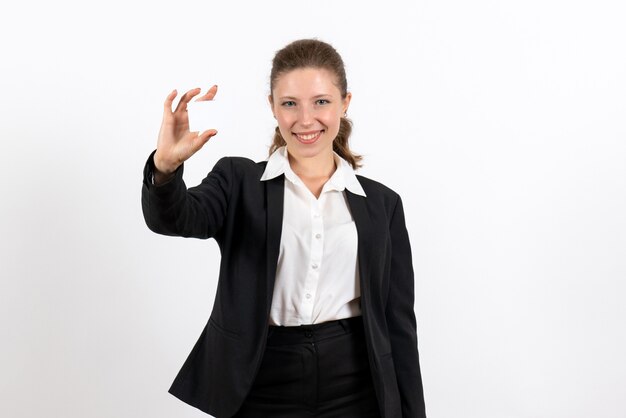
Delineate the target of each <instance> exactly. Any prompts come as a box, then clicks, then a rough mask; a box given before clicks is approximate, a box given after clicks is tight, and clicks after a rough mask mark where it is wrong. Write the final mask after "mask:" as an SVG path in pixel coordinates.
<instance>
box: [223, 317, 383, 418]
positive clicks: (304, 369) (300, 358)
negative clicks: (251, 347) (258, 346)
mask: <svg viewBox="0 0 626 418" xmlns="http://www.w3.org/2000/svg"><path fill="white" fill-rule="evenodd" d="M263 417H272V418H283V417H284V418H305V417H307V418H308V417H320V418H322V417H323V418H331V417H332V418H380V411H379V407H378V401H377V400H376V395H375V393H374V386H373V385H372V376H371V373H370V368H369V363H368V360H367V348H366V346H365V337H364V331H363V321H362V317H361V316H357V317H354V318H349V319H340V320H337V321H330V322H324V323H321V324H314V325H302V326H299V327H276V326H270V329H269V333H268V339H267V348H266V350H265V354H264V356H263V360H262V363H261V367H260V370H259V372H258V374H257V377H256V379H255V381H254V384H253V387H252V389H251V391H250V392H249V394H248V396H247V398H246V399H245V401H244V403H243V405H242V407H241V408H240V410H239V411H238V412H237V414H235V416H234V417H233V418H263Z"/></svg>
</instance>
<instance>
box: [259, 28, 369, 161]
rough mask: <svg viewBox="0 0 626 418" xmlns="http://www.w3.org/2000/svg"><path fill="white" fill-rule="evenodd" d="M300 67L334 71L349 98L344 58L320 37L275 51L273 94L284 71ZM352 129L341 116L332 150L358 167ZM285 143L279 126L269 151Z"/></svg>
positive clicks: (294, 43)
mask: <svg viewBox="0 0 626 418" xmlns="http://www.w3.org/2000/svg"><path fill="white" fill-rule="evenodd" d="M298 68H323V69H325V70H328V71H330V72H331V73H333V74H335V76H336V77H337V79H336V84H337V87H338V88H339V91H341V98H342V99H345V98H346V96H347V94H348V81H347V80H346V70H345V67H344V64H343V60H342V59H341V56H340V55H339V53H338V52H337V51H336V50H335V48H333V47H332V46H331V45H329V44H327V43H326V42H322V41H318V40H317V39H300V40H298V41H294V42H292V43H290V44H289V45H287V46H286V47H284V48H283V49H281V50H280V51H278V52H277V53H276V55H275V56H274V59H273V60H272V72H271V73H270V94H272V92H273V91H274V86H275V85H276V82H277V81H278V78H280V76H281V75H283V74H285V73H287V72H289V71H292V70H296V69H298ZM350 133H352V121H351V120H350V119H348V118H347V117H345V116H342V117H341V122H340V124H339V132H338V133H337V137H336V138H335V140H334V141H333V151H335V152H336V153H337V154H339V156H341V158H343V159H344V160H346V161H347V162H348V163H349V164H350V165H351V166H352V168H354V169H357V168H359V167H361V166H362V164H360V161H361V160H362V159H363V157H362V156H361V155H357V154H354V153H353V152H352V151H351V150H350V146H349V145H348V138H349V137H350ZM283 145H286V142H285V139H284V138H283V137H282V135H281V134H280V130H279V129H278V126H277V127H276V130H275V133H274V139H273V141H272V145H271V146H270V150H269V154H270V155H271V154H272V153H273V152H274V151H276V150H277V149H278V148H280V147H282V146H283Z"/></svg>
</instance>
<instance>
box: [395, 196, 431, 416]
mask: <svg viewBox="0 0 626 418" xmlns="http://www.w3.org/2000/svg"><path fill="white" fill-rule="evenodd" d="M389 228H390V236H391V271H390V273H391V275H390V289H389V296H388V299H387V307H386V317H387V326H388V329H389V337H390V341H391V350H392V355H393V362H394V365H395V371H396V376H397V379H398V389H399V390H400V398H401V400H402V416H403V417H404V418H409V417H410V418H425V417H426V411H425V406H424V391H423V387H422V377H421V371H420V364H419V355H418V349H417V324H416V320H415V311H414V307H413V305H414V299H415V280H414V274H413V262H412V258H411V246H410V243H409V235H408V232H407V229H406V224H405V220H404V210H403V207H402V200H401V199H400V196H398V199H397V202H396V205H395V209H394V211H393V215H392V218H391V221H390V226H389Z"/></svg>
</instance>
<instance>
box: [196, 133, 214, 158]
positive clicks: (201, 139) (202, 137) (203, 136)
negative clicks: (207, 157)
mask: <svg viewBox="0 0 626 418" xmlns="http://www.w3.org/2000/svg"><path fill="white" fill-rule="evenodd" d="M215 135H217V131H216V130H215V129H209V130H208V131H203V132H202V133H200V134H198V136H196V137H195V138H193V145H192V148H193V152H194V153H195V152H197V151H198V150H199V149H200V148H202V147H203V146H204V144H206V143H207V142H208V141H209V139H211V138H212V137H214V136H215Z"/></svg>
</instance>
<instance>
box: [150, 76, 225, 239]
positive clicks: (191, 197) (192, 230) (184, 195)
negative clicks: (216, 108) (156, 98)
mask: <svg viewBox="0 0 626 418" xmlns="http://www.w3.org/2000/svg"><path fill="white" fill-rule="evenodd" d="M216 92H217V86H213V87H211V88H210V89H209V91H208V92H207V93H206V94H205V95H204V96H201V97H199V98H198V99H197V100H198V101H199V100H212V99H213V97H215V94H216ZM199 93H200V89H194V90H190V91H188V92H187V93H185V94H184V95H183V96H182V97H181V99H180V101H179V103H178V105H177V106H176V109H175V110H174V111H172V104H173V100H174V98H175V97H176V90H174V91H173V92H171V93H170V94H169V95H168V96H167V99H166V100H165V103H164V112H163V121H162V124H161V129H160V131H159V138H158V142H157V149H156V151H155V152H153V153H152V154H151V155H150V157H149V159H148V162H147V163H146V166H145V169H144V181H143V189H142V209H143V214H144V219H145V221H146V224H147V225H148V227H149V228H150V229H151V230H152V231H154V232H157V233H160V234H164V235H177V236H184V237H196V238H209V237H212V236H214V235H215V234H216V233H217V231H218V230H219V228H220V226H221V224H222V221H223V219H224V216H225V214H226V207H227V201H228V190H229V188H230V186H229V182H230V177H231V176H230V171H231V167H230V162H229V160H228V159H221V160H220V161H218V163H217V164H216V165H215V167H214V169H213V170H212V171H211V173H209V175H208V176H207V177H206V178H205V179H204V180H203V181H202V183H201V184H200V185H199V186H197V187H194V188H193V189H191V190H189V191H188V190H187V187H186V186H185V183H184V181H183V179H182V174H183V162H184V161H186V160H187V159H189V158H190V157H191V156H192V155H193V154H195V153H196V152H197V151H198V150H199V149H200V148H202V146H203V145H204V144H206V142H207V141H208V140H209V139H210V138H211V137H213V136H215V135H216V134H217V131H216V130H215V129H209V130H207V131H204V132H202V133H197V132H190V131H189V119H188V117H187V104H188V103H189V101H190V100H191V99H192V98H193V97H194V96H197V95H198V94H199Z"/></svg>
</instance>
